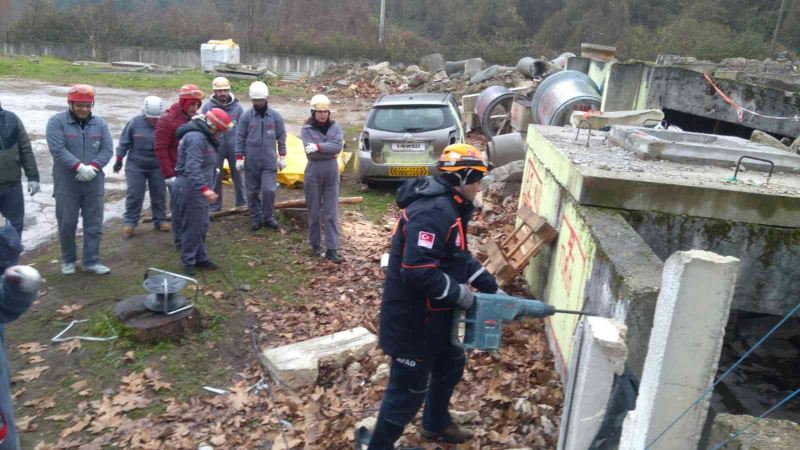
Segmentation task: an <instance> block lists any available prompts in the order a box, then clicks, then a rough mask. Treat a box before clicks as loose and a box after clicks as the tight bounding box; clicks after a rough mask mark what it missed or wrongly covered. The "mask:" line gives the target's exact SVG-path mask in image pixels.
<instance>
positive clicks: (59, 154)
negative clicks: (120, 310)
mask: <svg viewBox="0 0 800 450" xmlns="http://www.w3.org/2000/svg"><path fill="white" fill-rule="evenodd" d="M45 136H46V137H47V147H48V149H49V150H50V154H51V155H53V196H54V197H55V198H56V219H57V220H58V238H59V242H60V244H61V261H62V262H63V263H65V264H66V263H74V262H75V260H76V259H77V250H76V248H75V231H76V229H77V228H78V216H79V215H80V217H81V218H82V219H83V266H84V267H89V266H93V265H95V264H98V263H99V262H100V238H101V237H102V235H103V197H104V194H105V181H106V177H105V174H104V173H103V167H105V165H106V164H108V161H109V160H110V159H111V156H112V155H113V154H114V143H113V141H112V140H111V132H109V131H108V125H107V124H106V121H105V120H103V119H102V118H100V117H97V116H90V117H89V118H88V119H87V121H86V123H85V125H84V126H83V127H81V125H80V124H79V123H78V121H77V120H76V119H75V118H74V117H73V116H72V114H70V112H69V111H64V112H60V113H58V114H56V115H54V116H53V117H51V118H50V120H49V121H48V122H47V132H46V134H45ZM80 163H83V164H87V165H92V166H94V167H96V168H97V169H98V172H97V176H96V177H94V178H93V179H92V180H91V181H78V180H76V179H75V175H76V172H75V170H76V169H77V167H78V165H79V164H80Z"/></svg>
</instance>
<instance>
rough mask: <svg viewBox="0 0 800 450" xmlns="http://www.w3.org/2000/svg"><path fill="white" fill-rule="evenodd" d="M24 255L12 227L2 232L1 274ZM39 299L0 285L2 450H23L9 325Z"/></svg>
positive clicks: (13, 286)
mask: <svg viewBox="0 0 800 450" xmlns="http://www.w3.org/2000/svg"><path fill="white" fill-rule="evenodd" d="M21 251H22V244H21V243H20V241H19V235H18V234H17V232H16V231H15V230H14V228H12V227H11V226H10V225H6V226H5V227H1V228H0V274H2V273H3V272H5V270H6V269H7V268H9V267H11V266H13V265H16V264H17V258H18V256H19V254H20V252H21ZM35 299H36V292H23V291H21V290H20V289H19V286H15V285H14V284H12V283H6V279H5V276H3V278H2V281H0V412H2V413H3V415H4V416H5V421H6V426H7V427H8V428H7V434H6V439H5V441H3V443H2V444H0V450H19V449H20V448H21V447H20V445H19V436H18V435H17V430H16V427H15V426H14V405H13V403H12V401H11V392H10V391H11V385H10V381H11V377H10V374H9V370H8V360H7V359H6V342H5V341H6V336H5V331H6V330H5V324H7V323H9V322H12V321H14V320H16V319H17V318H18V317H19V316H21V315H22V313H24V312H25V311H27V310H28V308H30V306H31V304H32V303H33V301H34V300H35ZM0 426H2V423H0Z"/></svg>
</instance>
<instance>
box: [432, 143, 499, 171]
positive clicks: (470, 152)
mask: <svg viewBox="0 0 800 450" xmlns="http://www.w3.org/2000/svg"><path fill="white" fill-rule="evenodd" d="M436 168H437V169H439V171H440V172H458V171H460V170H464V169H472V170H477V171H478V172H482V173H487V172H489V171H490V170H492V169H493V166H492V163H490V162H489V160H487V159H486V156H485V155H484V154H483V152H481V151H480V150H478V149H477V148H475V147H473V146H472V145H469V144H450V145H448V146H447V147H445V148H444V150H442V155H441V156H439V160H438V161H436Z"/></svg>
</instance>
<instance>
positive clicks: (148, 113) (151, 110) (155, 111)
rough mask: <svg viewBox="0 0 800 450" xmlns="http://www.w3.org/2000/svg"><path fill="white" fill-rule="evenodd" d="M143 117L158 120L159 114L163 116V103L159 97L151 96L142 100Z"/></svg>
mask: <svg viewBox="0 0 800 450" xmlns="http://www.w3.org/2000/svg"><path fill="white" fill-rule="evenodd" d="M142 112H144V116H145V117H147V118H151V119H158V118H159V117H161V114H164V102H163V101H162V100H161V97H156V96H155V95H151V96H149V97H147V98H145V99H144V108H142Z"/></svg>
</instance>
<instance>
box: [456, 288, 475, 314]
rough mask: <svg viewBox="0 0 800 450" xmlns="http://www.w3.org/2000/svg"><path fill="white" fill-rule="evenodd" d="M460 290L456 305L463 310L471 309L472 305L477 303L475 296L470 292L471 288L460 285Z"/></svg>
mask: <svg viewBox="0 0 800 450" xmlns="http://www.w3.org/2000/svg"><path fill="white" fill-rule="evenodd" d="M458 289H459V292H458V300H456V304H457V305H458V306H460V307H461V308H463V309H470V308H471V307H472V303H473V302H474V301H475V294H473V293H472V291H470V290H469V286H468V285H466V284H460V285H459V286H458Z"/></svg>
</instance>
